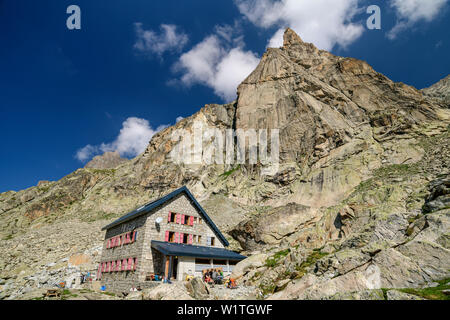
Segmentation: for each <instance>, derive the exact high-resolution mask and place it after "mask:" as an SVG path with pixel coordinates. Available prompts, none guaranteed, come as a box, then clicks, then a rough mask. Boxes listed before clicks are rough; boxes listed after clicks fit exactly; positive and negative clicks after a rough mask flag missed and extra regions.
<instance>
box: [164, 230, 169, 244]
mask: <svg viewBox="0 0 450 320" xmlns="http://www.w3.org/2000/svg"><path fill="white" fill-rule="evenodd" d="M164 241H165V242H168V241H169V231H166V237H165V239H164Z"/></svg>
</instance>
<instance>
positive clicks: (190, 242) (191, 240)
mask: <svg viewBox="0 0 450 320" xmlns="http://www.w3.org/2000/svg"><path fill="white" fill-rule="evenodd" d="M193 239H194V236H193V235H192V234H190V235H189V244H192V242H193Z"/></svg>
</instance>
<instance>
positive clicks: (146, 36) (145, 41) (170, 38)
mask: <svg viewBox="0 0 450 320" xmlns="http://www.w3.org/2000/svg"><path fill="white" fill-rule="evenodd" d="M135 29H136V36H137V39H136V43H135V44H134V49H135V50H137V51H138V52H140V53H144V54H149V55H151V54H156V55H158V56H159V57H160V56H161V55H162V54H163V53H165V52H166V51H175V52H178V51H181V49H183V48H184V46H185V45H186V44H187V42H188V41H189V37H188V36H187V35H186V34H185V33H183V32H178V30H177V26H175V25H172V24H161V25H160V33H157V32H155V31H153V30H144V29H143V28H142V23H140V22H138V23H135Z"/></svg>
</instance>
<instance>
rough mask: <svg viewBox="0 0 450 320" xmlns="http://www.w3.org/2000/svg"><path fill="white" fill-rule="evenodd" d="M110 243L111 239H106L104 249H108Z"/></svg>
mask: <svg viewBox="0 0 450 320" xmlns="http://www.w3.org/2000/svg"><path fill="white" fill-rule="evenodd" d="M110 244H111V240H109V239H108V241H107V242H106V249H109V245H110Z"/></svg>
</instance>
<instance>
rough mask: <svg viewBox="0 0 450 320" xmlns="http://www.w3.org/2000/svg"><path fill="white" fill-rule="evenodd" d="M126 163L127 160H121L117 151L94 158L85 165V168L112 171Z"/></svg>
mask: <svg viewBox="0 0 450 320" xmlns="http://www.w3.org/2000/svg"><path fill="white" fill-rule="evenodd" d="M127 161H128V160H127V159H123V158H121V157H120V154H119V153H118V152H117V151H114V152H105V153H104V154H103V155H101V156H96V157H94V159H92V160H91V161H90V162H88V163H87V164H86V166H85V168H91V169H113V168H115V167H117V166H119V165H121V164H123V163H125V162H127Z"/></svg>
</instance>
